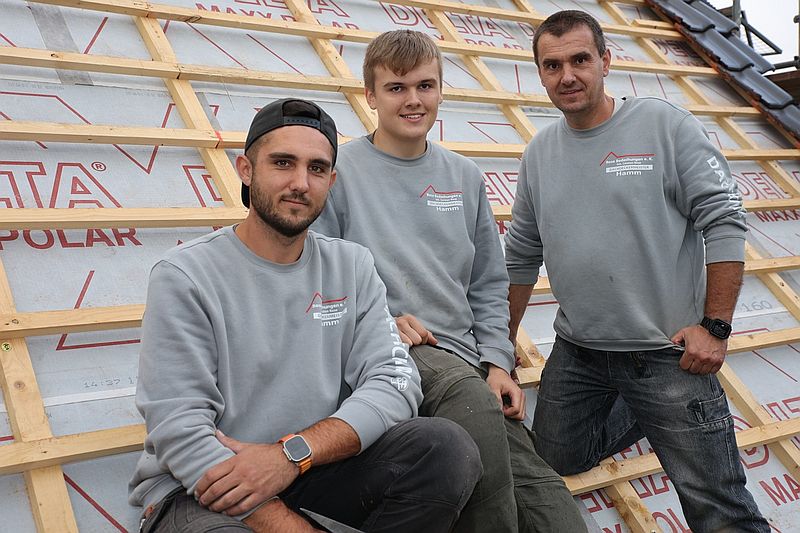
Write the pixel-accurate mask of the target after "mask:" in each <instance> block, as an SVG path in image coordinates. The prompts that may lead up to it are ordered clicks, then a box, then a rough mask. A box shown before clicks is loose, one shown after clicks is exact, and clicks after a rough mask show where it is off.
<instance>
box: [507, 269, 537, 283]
mask: <svg viewBox="0 0 800 533" xmlns="http://www.w3.org/2000/svg"><path fill="white" fill-rule="evenodd" d="M538 280H539V267H536V268H529V267H513V268H509V269H508V281H509V283H511V285H535V284H536V282H537V281H538Z"/></svg>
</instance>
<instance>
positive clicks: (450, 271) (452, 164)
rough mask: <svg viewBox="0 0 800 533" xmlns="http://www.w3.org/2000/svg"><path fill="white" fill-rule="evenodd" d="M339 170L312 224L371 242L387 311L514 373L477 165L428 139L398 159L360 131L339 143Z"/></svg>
mask: <svg viewBox="0 0 800 533" xmlns="http://www.w3.org/2000/svg"><path fill="white" fill-rule="evenodd" d="M336 171H337V173H338V179H337V180H336V183H335V184H334V186H333V189H332V190H331V193H330V194H329V196H328V203H327V205H326V208H325V210H324V211H323V214H322V216H320V218H318V219H317V221H316V222H315V223H314V226H312V227H313V228H314V229H315V230H317V231H319V232H320V233H325V234H326V235H331V236H334V237H341V238H343V239H347V240H351V241H355V242H357V243H360V244H363V245H364V246H366V247H367V248H369V249H370V251H371V252H372V255H373V256H374V257H375V264H376V267H377V269H378V273H379V274H380V276H381V279H383V281H384V282H385V283H386V288H387V294H388V299H389V309H390V310H391V312H392V314H393V315H395V316H400V315H402V314H404V313H410V314H412V315H414V316H416V317H417V318H419V320H420V321H421V322H422V324H423V325H425V327H426V328H428V330H430V331H431V332H432V333H433V334H434V336H436V338H437V339H438V340H439V344H438V346H439V347H442V348H446V349H449V350H451V351H453V352H455V353H456V354H458V355H459V356H460V357H462V358H463V359H464V360H465V361H467V362H468V363H470V364H472V365H474V366H478V365H479V364H480V363H484V362H486V363H492V364H494V365H496V366H498V367H500V368H504V369H506V370H507V371H511V369H512V368H513V366H514V355H513V346H512V344H511V341H509V340H508V318H509V317H508V303H507V301H506V298H507V295H508V275H507V274H506V272H505V268H504V266H503V251H502V246H501V243H500V239H499V238H498V235H497V225H496V224H495V222H494V217H493V215H492V210H491V207H490V206H489V201H488V199H487V198H486V188H485V185H484V183H483V178H482V176H481V172H480V170H479V169H478V167H477V165H475V163H474V162H472V161H471V160H469V159H467V158H466V157H463V156H460V155H458V154H455V153H453V152H451V151H449V150H446V149H444V148H442V147H441V146H438V145H436V144H433V143H428V148H427V150H426V151H425V153H424V154H423V155H421V156H420V157H418V158H415V159H401V158H397V157H393V156H391V155H389V154H386V153H384V152H382V151H380V150H378V149H377V148H376V147H375V146H374V145H373V144H372V143H371V142H370V141H369V139H368V138H367V137H362V138H359V139H355V140H353V141H351V142H349V143H347V144H346V145H344V146H342V147H341V149H340V150H339V157H338V160H337V162H336Z"/></svg>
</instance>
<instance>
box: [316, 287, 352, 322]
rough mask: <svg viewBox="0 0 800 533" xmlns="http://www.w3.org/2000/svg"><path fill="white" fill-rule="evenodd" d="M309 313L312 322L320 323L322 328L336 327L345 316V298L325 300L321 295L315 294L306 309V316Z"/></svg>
mask: <svg viewBox="0 0 800 533" xmlns="http://www.w3.org/2000/svg"><path fill="white" fill-rule="evenodd" d="M309 313H311V317H312V318H313V319H314V320H319V321H320V322H321V323H322V327H330V326H337V325H339V324H340V323H341V321H342V317H343V316H344V315H346V314H347V296H344V297H342V298H336V299H330V300H326V299H324V298H323V297H322V294H320V293H318V292H315V293H314V296H312V297H311V303H310V304H308V307H307V308H306V314H309Z"/></svg>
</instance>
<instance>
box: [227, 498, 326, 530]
mask: <svg viewBox="0 0 800 533" xmlns="http://www.w3.org/2000/svg"><path fill="white" fill-rule="evenodd" d="M242 522H244V523H245V524H247V526H248V527H249V528H250V529H252V530H253V531H254V533H284V532H285V531H291V532H292V533H312V532H317V531H320V530H319V529H315V528H314V526H312V525H311V524H309V523H308V522H306V521H305V520H304V519H303V518H302V517H301V516H300V515H298V514H296V513H295V512H294V511H292V510H291V509H289V508H288V507H286V505H284V503H283V502H282V501H280V500H272V501H271V502H268V503H265V504H264V505H262V506H261V507H259V508H258V509H256V511H255V512H254V513H253V514H251V515H250V516H248V517H247V518H245V519H244V520H242Z"/></svg>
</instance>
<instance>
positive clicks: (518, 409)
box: [486, 363, 525, 420]
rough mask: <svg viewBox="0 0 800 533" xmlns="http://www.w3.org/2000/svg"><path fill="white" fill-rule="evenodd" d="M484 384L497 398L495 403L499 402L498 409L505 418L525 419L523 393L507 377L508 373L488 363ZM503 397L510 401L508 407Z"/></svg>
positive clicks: (508, 376)
mask: <svg viewBox="0 0 800 533" xmlns="http://www.w3.org/2000/svg"><path fill="white" fill-rule="evenodd" d="M486 384H487V385H489V389H491V391H492V392H493V393H494V395H495V396H497V401H498V402H500V407H501V408H502V409H503V414H504V415H505V416H506V417H508V418H511V419H514V420H524V419H525V393H524V392H522V389H520V388H519V385H517V384H516V383H515V382H514V380H513V379H512V378H511V376H510V375H508V372H506V371H505V370H503V369H502V368H500V367H499V366H495V365H493V364H491V363H490V364H489V375H488V376H487V377H486ZM504 396H505V397H507V398H508V399H509V400H510V401H511V403H510V405H506V404H505V402H504V401H503V397H504Z"/></svg>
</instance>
